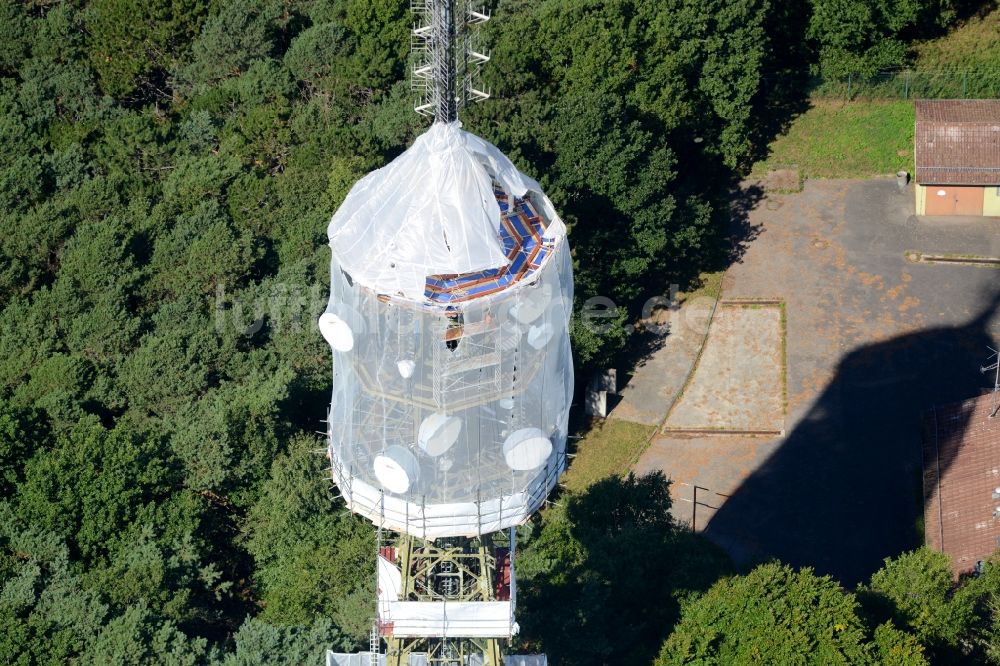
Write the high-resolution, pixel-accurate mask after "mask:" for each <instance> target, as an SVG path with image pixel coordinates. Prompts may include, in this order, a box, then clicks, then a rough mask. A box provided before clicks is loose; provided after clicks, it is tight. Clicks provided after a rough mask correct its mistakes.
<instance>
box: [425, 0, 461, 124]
mask: <svg viewBox="0 0 1000 666" xmlns="http://www.w3.org/2000/svg"><path fill="white" fill-rule="evenodd" d="M454 5H455V0H437V2H435V3H434V9H433V11H434V23H433V26H434V29H433V34H432V35H431V44H432V48H433V49H434V52H435V53H434V87H435V88H437V95H435V96H436V97H437V99H436V102H437V107H436V108H435V109H434V121H435V122H439V123H451V122H454V121H456V120H458V108H457V106H458V104H457V96H456V95H455V16H454V10H455V6H454Z"/></svg>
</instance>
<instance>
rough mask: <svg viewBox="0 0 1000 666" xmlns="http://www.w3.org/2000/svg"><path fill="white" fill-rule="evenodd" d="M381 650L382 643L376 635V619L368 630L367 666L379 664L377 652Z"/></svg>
mask: <svg viewBox="0 0 1000 666" xmlns="http://www.w3.org/2000/svg"><path fill="white" fill-rule="evenodd" d="M381 651H382V643H381V640H380V639H379V636H378V620H376V621H375V624H373V625H372V628H371V631H369V632H368V658H369V661H368V664H369V666H379V659H378V658H379V653H380V652H381Z"/></svg>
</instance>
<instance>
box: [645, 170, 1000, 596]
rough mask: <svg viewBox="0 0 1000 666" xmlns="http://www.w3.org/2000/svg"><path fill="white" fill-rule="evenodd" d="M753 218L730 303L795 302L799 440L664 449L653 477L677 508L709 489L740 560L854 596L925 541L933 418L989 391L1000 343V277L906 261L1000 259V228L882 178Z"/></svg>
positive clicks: (791, 323) (805, 195) (697, 442)
mask: <svg viewBox="0 0 1000 666" xmlns="http://www.w3.org/2000/svg"><path fill="white" fill-rule="evenodd" d="M748 222H749V227H750V228H752V229H755V230H756V232H755V235H756V237H755V238H754V239H753V240H752V241H750V242H749V243H748V244H747V246H746V248H745V253H744V254H743V256H742V258H741V259H740V260H739V261H738V263H736V264H735V265H733V266H732V267H731V268H730V270H729V272H728V274H727V277H726V281H725V282H724V285H723V297H724V298H774V297H779V298H783V299H784V300H785V302H786V317H787V324H786V326H787V352H786V353H787V364H788V374H787V381H788V415H787V417H786V434H785V436H783V437H777V438H773V439H737V438H720V437H716V438H703V439H688V440H681V439H674V440H670V441H667V442H658V443H657V447H658V448H657V449H656V451H653V450H651V452H650V454H649V455H648V456H647V457H645V458H644V459H643V460H642V461H640V468H646V469H651V468H654V467H657V466H658V467H659V468H660V469H664V470H665V471H666V472H667V473H668V475H670V476H671V477H672V478H674V480H675V489H674V490H675V493H676V496H677V498H678V499H679V500H683V499H690V498H691V491H692V486H693V485H695V484H697V485H699V486H702V487H703V488H705V489H706V490H699V491H698V499H699V502H703V503H704V504H705V505H706V507H705V510H704V511H705V513H704V515H703V513H702V509H701V508H700V507H699V512H698V514H697V515H698V527H699V528H701V527H702V526H704V531H705V534H706V535H708V536H709V537H710V538H712V539H713V540H715V541H716V542H717V543H719V544H720V545H722V546H723V547H724V548H726V549H727V550H728V551H729V552H730V553H731V554H732V555H733V556H734V558H735V559H736V560H737V561H739V562H743V563H752V562H754V561H757V560H764V559H768V558H771V557H777V558H780V559H781V560H783V561H786V562H788V563H790V564H793V565H796V566H812V567H815V568H816V569H817V571H818V572H819V573H829V574H832V575H834V576H835V577H837V578H838V579H840V580H841V581H843V582H844V583H846V584H848V585H852V584H853V583H855V582H858V581H861V580H867V578H868V577H869V575H870V574H871V572H873V571H875V570H876V569H878V567H879V566H880V565H881V561H882V558H884V557H887V556H893V555H896V554H898V553H900V552H902V551H904V550H907V549H910V548H913V547H916V546H917V545H919V544H920V543H921V542H922V535H921V534H920V533H919V532H918V530H917V521H918V517H919V515H920V512H921V506H920V502H921V492H920V442H919V417H920V414H921V413H922V412H923V411H924V410H926V409H928V408H929V407H930V406H931V405H933V404H936V403H944V402H950V401H954V400H958V399H963V398H966V397H969V396H972V395H976V394H978V392H979V391H980V390H982V388H984V387H986V386H987V385H988V380H987V378H986V377H984V376H983V375H981V374H980V372H979V366H980V364H981V363H982V362H984V361H985V359H986V356H987V353H988V352H987V349H986V347H987V345H991V346H993V347H994V348H996V347H997V346H998V343H1000V314H998V310H1000V271H997V270H991V269H986V268H974V267H969V266H954V265H940V264H938V265H934V264H919V263H918V264H915V263H912V262H908V261H907V260H906V258H905V253H906V252H907V251H917V252H923V253H953V254H974V255H989V256H998V255H1000V220H997V219H984V218H951V219H948V218H938V219H930V218H920V219H918V218H915V217H914V216H913V191H912V187H910V188H908V189H907V190H906V191H905V192H899V191H897V188H896V185H895V182H894V181H891V180H884V181H883V180H873V181H808V182H807V183H806V184H805V188H804V190H803V191H802V192H800V193H797V194H792V195H770V196H769V197H767V198H765V199H764V200H762V201H758V202H757V203H756V205H755V206H754V207H753V210H752V211H750V213H749V219H748ZM727 496H728V497H727ZM704 498H708V499H704ZM715 507H718V508H717V510H716V509H715ZM690 512H691V505H690V502H685V501H678V502H677V504H676V506H675V513H676V514H677V515H678V517H681V518H684V517H685V516H687V517H688V518H689V517H690ZM713 514H714V515H713ZM709 518H710V521H709V520H708V519H709ZM703 521H708V522H707V525H706V524H705V523H704V522H703Z"/></svg>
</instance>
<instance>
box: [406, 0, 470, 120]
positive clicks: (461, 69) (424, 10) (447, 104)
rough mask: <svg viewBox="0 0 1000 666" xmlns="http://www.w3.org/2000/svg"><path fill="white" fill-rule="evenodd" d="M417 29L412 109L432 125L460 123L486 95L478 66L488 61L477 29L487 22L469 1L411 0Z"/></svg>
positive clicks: (413, 43)
mask: <svg viewBox="0 0 1000 666" xmlns="http://www.w3.org/2000/svg"><path fill="white" fill-rule="evenodd" d="M410 9H411V11H412V12H413V15H414V18H415V20H416V27H415V28H414V29H413V34H412V37H411V39H410V52H411V56H412V70H411V75H410V81H411V85H412V87H413V89H414V91H416V92H417V102H416V104H415V105H414V107H413V109H414V110H415V111H416V112H417V113H419V114H421V115H425V116H433V118H434V120H435V122H444V123H450V122H453V121H455V120H457V119H458V112H459V110H460V109H461V108H462V107H464V106H466V105H467V104H468V103H469V102H471V101H478V100H483V99H487V98H488V97H489V96H490V95H489V93H488V92H484V91H483V90H482V89H481V88H480V87H479V85H480V84H479V76H480V73H481V71H482V66H483V65H484V64H485V63H486V62H488V61H489V59H490V57H489V56H488V55H486V54H485V53H483V52H482V50H481V49H480V48H479V45H478V44H479V40H478V31H477V30H476V26H478V25H479V24H482V23H485V22H486V21H488V20H489V18H490V17H489V15H488V14H486V12H485V11H480V10H474V9H473V8H472V0H410Z"/></svg>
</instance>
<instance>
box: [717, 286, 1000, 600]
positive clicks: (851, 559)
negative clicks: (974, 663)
mask: <svg viewBox="0 0 1000 666" xmlns="http://www.w3.org/2000/svg"><path fill="white" fill-rule="evenodd" d="M998 308H1000V287H997V288H995V289H994V290H993V291H992V292H991V293H988V294H985V295H984V298H983V307H982V309H981V310H980V311H979V313H978V314H976V315H975V316H974V317H973V318H971V319H970V320H969V321H968V322H966V323H965V324H963V325H961V326H943V327H936V328H927V329H923V330H921V331H918V332H915V333H911V334H906V335H901V336H898V337H896V338H893V339H891V340H888V341H886V342H881V343H878V344H872V345H868V346H865V347H861V348H859V349H856V350H855V351H852V352H850V353H849V354H848V355H847V356H845V357H844V358H843V359H842V360H841V362H840V363H839V365H838V366H837V372H836V374H835V376H834V378H833V380H832V381H831V382H830V383H829V384H828V385H827V387H826V389H825V390H824V391H823V393H822V394H821V395H820V397H819V398H818V399H817V400H816V401H815V402H814V403H813V405H812V406H811V407H810V408H809V410H808V411H807V413H806V414H805V416H804V417H803V418H802V420H801V421H800V422H799V423H798V425H797V426H796V427H795V429H794V430H793V431H792V432H791V433H790V434H789V435H788V436H787V437H786V438H785V440H784V441H783V442H782V443H781V444H780V445H779V447H778V448H777V449H776V450H775V452H774V453H773V454H772V455H771V457H770V458H768V459H767V460H766V461H765V462H764V463H763V464H762V465H761V466H760V467H759V468H758V469H756V470H755V471H754V472H753V473H752V474H751V476H750V477H749V478H748V479H747V480H746V481H745V482H744V483H743V484H742V485H741V486H740V487H739V488H738V489H737V490H736V492H734V493H733V495H732V496H731V497H730V498H729V499H728V500H727V501H726V503H725V504H724V505H723V506H722V507H721V508H720V509H719V510H718V512H716V514H715V515H714V516H713V517H712V519H711V521H710V522H709V523H708V525H707V526H706V528H705V532H704V533H705V535H706V536H707V537H708V538H709V539H711V540H712V541H714V542H715V543H717V544H718V545H720V546H722V547H723V548H724V549H725V550H726V551H727V552H729V553H730V555H731V556H732V557H733V559H734V560H735V561H736V562H737V563H739V564H741V565H744V566H750V565H752V564H754V563H756V562H760V561H764V560H768V559H772V558H777V559H779V560H781V561H782V562H786V563H788V564H792V565H794V566H797V567H804V566H809V567H813V568H814V569H815V570H816V571H817V572H818V573H820V574H830V575H832V576H833V577H834V578H836V579H838V580H839V581H840V582H842V583H843V584H845V585H847V586H853V585H854V584H856V583H858V582H862V581H867V580H868V578H869V577H870V576H871V574H872V573H873V572H874V571H876V570H877V569H879V568H880V567H881V566H882V561H883V559H884V558H886V557H892V556H895V555H898V554H899V553H901V552H904V551H906V550H910V549H913V548H916V547H917V546H919V545H921V544H922V543H923V534H922V529H921V524H922V515H923V506H922V502H923V499H922V497H923V495H922V489H921V483H922V482H921V447H920V438H921V429H920V420H921V415H922V414H923V413H924V412H926V411H927V410H929V409H931V408H932V407H933V406H934V405H939V404H944V403H949V402H955V401H959V400H964V399H967V398H970V397H974V396H977V395H979V394H980V393H981V391H982V388H983V386H984V383H983V377H982V375H981V374H980V372H979V368H980V366H981V365H982V362H983V359H984V358H985V354H986V353H987V345H990V346H992V347H994V348H996V346H997V343H996V338H997V337H1000V336H998V334H997V333H998V328H1000V326H998V324H997V323H996V322H995V319H996V315H997V312H998ZM956 425H957V426H958V428H959V429H960V430H964V428H965V427H966V426H967V424H956ZM942 474H943V470H942Z"/></svg>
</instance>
